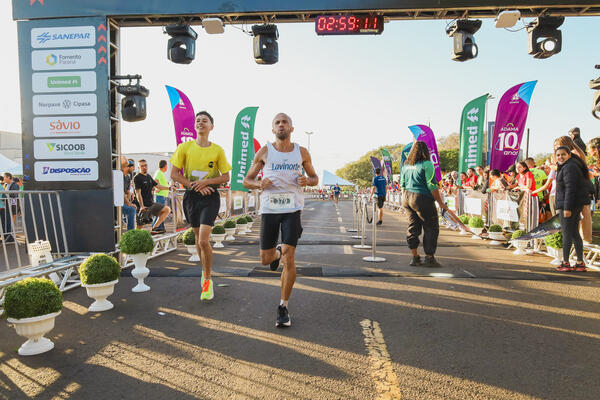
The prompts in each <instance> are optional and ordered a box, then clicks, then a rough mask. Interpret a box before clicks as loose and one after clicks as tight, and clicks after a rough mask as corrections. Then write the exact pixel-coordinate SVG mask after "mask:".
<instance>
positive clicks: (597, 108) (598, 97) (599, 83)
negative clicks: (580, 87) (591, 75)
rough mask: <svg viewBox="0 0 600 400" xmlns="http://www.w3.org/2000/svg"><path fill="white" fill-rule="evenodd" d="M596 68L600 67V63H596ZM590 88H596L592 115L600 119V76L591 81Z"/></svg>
mask: <svg viewBox="0 0 600 400" xmlns="http://www.w3.org/2000/svg"><path fill="white" fill-rule="evenodd" d="M596 69H600V65H596ZM590 89H592V90H595V91H596V92H595V93H594V102H593V104H592V115H593V116H594V118H596V119H600V77H598V78H596V79H592V80H591V81H590Z"/></svg>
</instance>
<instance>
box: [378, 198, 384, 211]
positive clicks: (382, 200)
mask: <svg viewBox="0 0 600 400" xmlns="http://www.w3.org/2000/svg"><path fill="white" fill-rule="evenodd" d="M383 203H385V196H384V197H377V207H379V208H383Z"/></svg>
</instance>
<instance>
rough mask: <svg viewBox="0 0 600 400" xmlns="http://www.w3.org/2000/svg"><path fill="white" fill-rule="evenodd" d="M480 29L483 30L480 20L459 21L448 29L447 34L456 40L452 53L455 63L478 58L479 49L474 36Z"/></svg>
mask: <svg viewBox="0 0 600 400" xmlns="http://www.w3.org/2000/svg"><path fill="white" fill-rule="evenodd" d="M479 28H481V20H480V19H475V20H469V19H459V20H456V21H454V22H453V23H452V24H451V25H450V26H448V28H446V34H447V35H448V36H450V37H451V38H453V40H454V45H453V53H452V59H453V60H454V61H467V60H470V59H472V58H475V57H477V54H478V53H479V48H478V47H477V44H476V43H475V37H474V36H473V35H474V34H475V32H477V31H478V30H479Z"/></svg>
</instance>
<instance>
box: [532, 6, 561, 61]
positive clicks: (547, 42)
mask: <svg viewBox="0 0 600 400" xmlns="http://www.w3.org/2000/svg"><path fill="white" fill-rule="evenodd" d="M564 21H565V17H550V16H548V17H538V18H536V19H535V21H533V22H532V23H530V24H529V25H528V26H527V33H528V34H529V42H528V46H527V49H528V53H529V54H531V55H533V57H534V58H548V57H550V56H553V55H554V54H557V53H560V50H561V48H562V32H561V31H560V30H558V27H559V26H561V25H562V23H563V22H564Z"/></svg>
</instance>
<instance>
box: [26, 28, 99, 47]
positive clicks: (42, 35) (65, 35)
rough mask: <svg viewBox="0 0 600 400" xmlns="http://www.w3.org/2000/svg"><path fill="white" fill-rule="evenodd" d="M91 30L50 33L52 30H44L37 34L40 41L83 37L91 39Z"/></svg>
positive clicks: (79, 38)
mask: <svg viewBox="0 0 600 400" xmlns="http://www.w3.org/2000/svg"><path fill="white" fill-rule="evenodd" d="M89 38H90V33H89V32H74V33H54V34H50V32H47V31H46V32H42V33H40V34H39V35H37V37H36V39H37V41H38V43H40V44H41V43H46V42H48V41H50V40H53V41H54V40H81V39H89Z"/></svg>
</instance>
